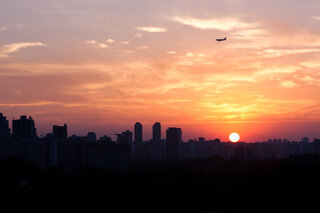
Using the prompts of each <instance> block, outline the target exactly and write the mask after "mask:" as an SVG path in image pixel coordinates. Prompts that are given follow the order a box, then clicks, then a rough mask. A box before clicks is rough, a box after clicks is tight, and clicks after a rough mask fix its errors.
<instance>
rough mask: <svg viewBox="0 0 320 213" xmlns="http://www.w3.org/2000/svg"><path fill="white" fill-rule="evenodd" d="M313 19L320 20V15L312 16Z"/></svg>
mask: <svg viewBox="0 0 320 213" xmlns="http://www.w3.org/2000/svg"><path fill="white" fill-rule="evenodd" d="M312 18H313V19H315V20H318V21H320V16H312Z"/></svg>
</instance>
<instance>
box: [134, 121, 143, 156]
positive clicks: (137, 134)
mask: <svg viewBox="0 0 320 213" xmlns="http://www.w3.org/2000/svg"><path fill="white" fill-rule="evenodd" d="M141 146H142V124H141V123H140V122H137V123H136V124H135V125H134V147H135V152H140V150H141Z"/></svg>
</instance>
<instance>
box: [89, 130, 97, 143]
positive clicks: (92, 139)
mask: <svg viewBox="0 0 320 213" xmlns="http://www.w3.org/2000/svg"><path fill="white" fill-rule="evenodd" d="M87 140H88V141H90V142H96V141H97V135H96V133H95V132H89V133H88V135H87Z"/></svg>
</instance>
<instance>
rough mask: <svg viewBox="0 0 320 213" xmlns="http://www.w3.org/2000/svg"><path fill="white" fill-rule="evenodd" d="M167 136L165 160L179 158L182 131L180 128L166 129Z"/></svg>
mask: <svg viewBox="0 0 320 213" xmlns="http://www.w3.org/2000/svg"><path fill="white" fill-rule="evenodd" d="M166 136H167V160H176V159H178V158H179V143H180V142H181V136H182V131H181V129H180V128H168V129H167V132H166Z"/></svg>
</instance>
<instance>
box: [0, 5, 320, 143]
mask: <svg viewBox="0 0 320 213" xmlns="http://www.w3.org/2000/svg"><path fill="white" fill-rule="evenodd" d="M319 8H320V3H319V1H316V0H310V1H308V3H305V2H303V1H299V0H284V1H281V2H279V1H277V2H275V1H267V0H258V1H254V2H252V1H250V0H237V1H234V0H226V1H223V2H222V1H217V0H203V1H201V2H199V1H195V0H187V1H168V0H165V1H161V2H159V1H155V0H151V1H148V2H146V1H141V0H136V1H132V0H91V1H87V0H70V1H68V2H65V1H62V0H55V1H38V0H30V1H22V2H21V1H17V0H2V1H1V3H0V79H1V80H0V91H1V93H0V99H1V103H0V108H1V112H3V113H4V114H5V116H7V118H9V120H10V121H9V122H10V126H11V120H12V118H13V117H15V118H17V117H18V116H20V115H24V114H25V115H31V116H32V117H33V118H34V119H35V121H36V126H37V134H38V135H45V134H46V133H48V132H49V131H51V129H52V126H53V125H63V124H64V123H66V124H68V130H70V133H71V134H77V135H86V134H87V133H88V132H92V131H94V132H96V133H97V135H98V136H103V135H104V134H108V135H110V136H112V137H113V138H114V134H116V133H121V132H122V131H123V130H126V129H130V130H131V131H133V124H134V123H136V122H141V124H142V125H143V127H144V138H152V131H151V130H152V125H153V124H154V123H155V122H160V123H161V124H162V126H163V127H164V129H166V128H168V127H172V126H176V127H179V128H182V129H183V132H184V134H183V137H184V139H189V138H198V137H205V138H221V140H223V141H226V140H227V139H228V135H229V134H230V133H231V132H238V133H239V134H240V135H241V140H244V141H248V142H254V141H263V140H267V139H268V138H287V139H288V140H300V139H301V138H302V137H305V136H308V137H310V138H319V128H320V99H319V91H320V89H319V86H320V75H319V69H320V61H319V59H318V58H319V56H320V55H319V53H320V39H319V38H320V37H319V35H320V28H319V27H318V26H319V23H320V13H319ZM225 36H227V37H228V39H227V40H226V41H224V42H216V39H217V38H224V37H225ZM162 137H164V131H162Z"/></svg>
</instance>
